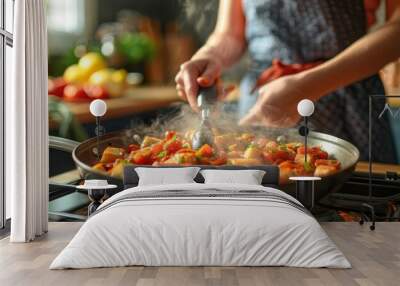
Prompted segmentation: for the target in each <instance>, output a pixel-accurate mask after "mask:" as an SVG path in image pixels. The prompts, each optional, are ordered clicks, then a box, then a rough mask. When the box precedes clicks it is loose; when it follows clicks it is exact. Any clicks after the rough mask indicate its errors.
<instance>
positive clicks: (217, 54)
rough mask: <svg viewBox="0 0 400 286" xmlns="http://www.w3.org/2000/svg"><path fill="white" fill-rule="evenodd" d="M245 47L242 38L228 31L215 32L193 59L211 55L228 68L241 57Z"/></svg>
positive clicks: (223, 66)
mask: <svg viewBox="0 0 400 286" xmlns="http://www.w3.org/2000/svg"><path fill="white" fill-rule="evenodd" d="M245 48H246V47H245V43H244V41H243V40H242V39H238V38H237V37H236V36H234V35H230V34H227V33H218V32H214V33H213V34H212V35H211V36H210V38H209V39H208V41H207V43H206V44H205V45H204V46H203V47H202V48H201V49H200V50H198V51H197V53H196V54H195V55H194V56H193V57H192V59H199V58H202V57H210V56H211V57H213V58H214V59H215V60H217V61H219V62H220V64H221V66H222V68H228V67H230V66H231V65H233V64H234V63H235V62H237V61H238V60H239V59H240V58H241V56H242V55H243V53H244V51H245Z"/></svg>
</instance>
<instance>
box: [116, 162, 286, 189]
mask: <svg viewBox="0 0 400 286" xmlns="http://www.w3.org/2000/svg"><path fill="white" fill-rule="evenodd" d="M137 167H146V168H182V166H148V165H146V166H126V167H125V168H124V177H123V182H124V189H128V188H132V187H136V186H137V185H138V182H139V176H138V174H137V173H136V171H135V168H137ZM193 167H199V168H201V169H202V170H209V169H217V170H262V171H265V175H264V178H263V180H262V185H263V186H265V187H273V188H277V187H278V185H279V168H278V167H277V166H272V165H262V166H204V165H202V166H193ZM194 180H195V181H196V182H197V183H204V178H203V176H202V175H201V174H200V172H199V173H198V174H197V176H196V178H195V179H194Z"/></svg>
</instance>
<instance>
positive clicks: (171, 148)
mask: <svg viewBox="0 0 400 286" xmlns="http://www.w3.org/2000/svg"><path fill="white" fill-rule="evenodd" d="M181 148H182V142H181V141H179V140H176V139H171V140H169V141H167V142H166V143H165V144H164V150H166V151H167V153H168V154H173V153H176V152H178V151H179V149H181Z"/></svg>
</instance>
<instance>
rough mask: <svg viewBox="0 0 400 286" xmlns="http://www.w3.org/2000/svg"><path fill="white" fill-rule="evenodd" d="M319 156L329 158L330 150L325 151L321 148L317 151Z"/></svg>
mask: <svg viewBox="0 0 400 286" xmlns="http://www.w3.org/2000/svg"><path fill="white" fill-rule="evenodd" d="M317 157H318V159H322V160H327V159H328V157H329V155H328V152H325V151H322V150H320V151H319V152H318V153H317Z"/></svg>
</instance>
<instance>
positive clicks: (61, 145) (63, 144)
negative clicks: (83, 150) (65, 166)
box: [49, 136, 80, 153]
mask: <svg viewBox="0 0 400 286" xmlns="http://www.w3.org/2000/svg"><path fill="white" fill-rule="evenodd" d="M79 144H80V143H79V142H77V141H74V140H71V139H66V138H62V137H56V136H49V148H50V149H56V150H59V151H64V152H69V153H72V151H73V150H74V149H75V148H76V147H77V146H78V145H79Z"/></svg>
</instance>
